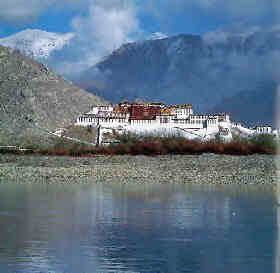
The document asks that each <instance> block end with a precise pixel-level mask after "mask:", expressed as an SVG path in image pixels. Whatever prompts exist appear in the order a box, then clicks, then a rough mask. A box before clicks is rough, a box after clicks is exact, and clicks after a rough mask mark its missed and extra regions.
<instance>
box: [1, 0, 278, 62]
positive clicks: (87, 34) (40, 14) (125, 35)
mask: <svg viewBox="0 0 280 273" xmlns="http://www.w3.org/2000/svg"><path fill="white" fill-rule="evenodd" d="M279 15H280V1H279V0H28V1H26V0H8V1H0V26H1V27H0V38H2V37H6V36H8V35H11V34H15V33H17V32H20V31H22V30H25V29H41V30H45V31H48V32H58V33H67V32H73V33H74V34H75V35H76V36H75V37H76V40H75V43H73V44H72V47H71V50H72V52H73V51H75V54H73V55H83V56H84V60H80V61H81V63H80V65H81V67H83V64H85V63H86V62H88V63H91V64H94V63H96V62H97V61H98V60H100V58H101V57H102V56H104V55H107V54H109V53H110V52H111V51H112V50H114V49H116V48H117V47H119V46H121V45H122V44H123V43H125V42H129V41H135V40H142V39H147V38H149V37H150V35H151V34H152V33H154V32H158V33H163V34H166V35H168V36H172V35H176V34H181V33H186V34H199V35H205V34H207V33H209V32H212V37H213V35H215V33H216V32H217V33H219V32H220V31H226V32H244V31H245V32H246V31H249V30H250V29H258V28H268V29H269V28H270V27H272V26H274V25H278V23H279V22H278V20H279V19H278V18H280V16H279ZM68 55H69V52H68ZM70 55H71V54H70ZM62 65H63V66H66V65H67V64H66V63H62ZM68 65H69V66H71V65H72V64H71V62H69V64H68Z"/></svg>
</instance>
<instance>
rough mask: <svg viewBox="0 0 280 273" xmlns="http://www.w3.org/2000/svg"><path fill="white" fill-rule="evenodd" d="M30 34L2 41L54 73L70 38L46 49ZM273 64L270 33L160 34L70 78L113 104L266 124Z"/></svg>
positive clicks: (275, 33) (275, 42) (275, 48)
mask: <svg viewBox="0 0 280 273" xmlns="http://www.w3.org/2000/svg"><path fill="white" fill-rule="evenodd" d="M32 31H33V30H32ZM32 31H31V32H32ZM29 32H30V31H27V34H28V33H29ZM37 34H38V36H36V35H34V36H32V35H30V37H31V39H30V41H32V42H30V43H29V44H28V43H21V42H20V40H21V39H20V37H19V41H18V42H17V43H15V42H14V40H15V39H12V38H14V37H12V36H11V37H9V38H6V40H5V39H4V40H5V41H6V43H8V42H7V39H8V40H9V39H10V42H9V46H11V47H15V48H18V49H19V50H20V51H21V52H22V53H24V54H25V55H29V56H31V57H33V58H35V59H37V60H38V61H40V62H43V63H45V64H47V65H48V66H50V67H54V69H55V66H56V63H55V62H56V61H63V58H67V56H68V55H69V50H68V51H67V48H68V47H69V46H71V43H72V41H73V39H75V35H74V34H72V33H68V34H53V33H51V34H50V36H51V37H56V38H54V39H57V41H61V42H55V44H56V45H57V46H54V47H52V46H49V44H47V43H45V44H44V43H41V42H40V43H39V41H41V38H40V37H42V39H43V37H44V35H45V34H46V33H44V34H43V33H41V34H42V36H41V34H40V32H39V31H37ZM22 35H23V36H28V35H25V33H23V34H22ZM47 35H48V34H47ZM32 37H33V38H32ZM157 37H158V35H157ZM11 39H12V41H11ZM32 39H33V40H32ZM1 40H2V42H3V39H0V44H1ZM43 40H44V39H43ZM36 42H38V43H37V44H40V45H42V46H41V47H39V48H41V49H40V50H38V47H35V48H36V50H34V49H33V48H34V47H32V46H31V44H36ZM22 44H24V46H23V47H20V46H19V45H22ZM36 52H44V53H42V54H38V53H36ZM65 52H66V53H65ZM64 53H65V54H64ZM42 56H43V58H42ZM55 56H59V58H56V57H55ZM278 65H280V31H279V30H277V29H274V30H270V31H259V30H256V31H252V32H249V33H245V34H244V33H243V34H232V33H226V32H216V33H211V34H207V35H204V36H198V35H185V34H182V35H178V36H174V37H166V36H163V35H161V36H160V39H157V38H155V39H149V40H144V41H138V42H133V43H128V44H124V45H123V46H121V47H120V48H118V49H117V50H115V51H113V52H112V53H111V54H109V55H108V56H106V57H103V59H102V60H101V61H100V62H99V63H97V64H95V65H93V66H92V67H89V68H88V69H87V70H85V71H84V72H83V73H82V74H81V75H79V76H78V77H75V76H73V77H72V78H71V80H72V81H73V82H75V83H76V84H77V85H78V86H81V87H82V88H84V89H86V90H87V91H90V92H93V93H94V94H98V95H99V96H101V97H104V98H105V99H107V100H109V101H112V102H114V103H116V102H119V101H121V100H122V99H128V100H134V99H136V98H141V99H144V100H148V101H151V100H153V101H163V102H165V103H167V104H171V103H191V104H193V106H194V110H195V112H197V113H199V112H209V113H212V112H215V111H226V112H229V113H230V114H231V116H232V117H233V119H234V120H242V121H244V122H245V123H246V124H248V125H253V124H263V123H270V124H273V123H274V122H275V108H276V103H275V94H276V90H277V83H278V71H277V66H278ZM245 98H246V100H245ZM245 101H246V103H244V102H245ZM248 105H249V107H247V106H248ZM260 113H263V114H260Z"/></svg>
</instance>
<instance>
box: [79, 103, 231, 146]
mask: <svg viewBox="0 0 280 273" xmlns="http://www.w3.org/2000/svg"><path fill="white" fill-rule="evenodd" d="M75 125H79V126H86V127H87V126H92V127H99V128H100V142H102V135H103V133H104V132H112V130H113V129H114V130H116V131H117V132H119V133H121V132H133V133H138V134H156V135H180V136H184V137H186V138H200V139H210V138H212V137H215V136H216V135H217V134H220V135H222V136H223V137H224V138H228V139H231V138H232V136H231V132H230V126H231V122H230V118H229V115H228V114H225V113H222V114H216V115H203V114H200V115H199V114H194V113H193V109H192V105H190V104H179V105H164V104H162V103H132V104H129V103H126V102H125V103H120V104H119V105H116V106H112V105H97V106H93V107H92V109H91V111H89V112H87V113H85V114H83V115H81V116H79V117H78V118H77V120H76V123H75Z"/></svg>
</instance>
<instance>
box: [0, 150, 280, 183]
mask: <svg viewBox="0 0 280 273" xmlns="http://www.w3.org/2000/svg"><path fill="white" fill-rule="evenodd" d="M276 182H277V170H276V162H275V156H272V155H250V156H231V155H217V154H210V153H209V154H202V155H162V156H156V157H151V156H143V155H139V156H127V155H124V156H117V155H115V156H103V155H101V156H96V157H90V158H88V157H63V156H38V155H35V156H34V155H21V156H17V155H3V156H1V157H0V183H19V184H21V183H22V184H25V183H29V184H33V183H35V184H36V183H44V184H82V183H85V184H90V183H121V184H198V185H204V184H205V185H276Z"/></svg>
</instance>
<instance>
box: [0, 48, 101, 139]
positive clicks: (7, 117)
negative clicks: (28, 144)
mask: <svg viewBox="0 0 280 273" xmlns="http://www.w3.org/2000/svg"><path fill="white" fill-rule="evenodd" d="M101 102H104V100H103V99H101V98H99V97H97V96H94V95H93V94H90V93H88V92H86V91H84V90H82V89H80V88H78V87H76V86H75V85H73V84H72V83H70V82H67V81H65V80H64V79H63V78H62V77H61V76H59V75H57V74H56V73H54V72H52V71H51V70H49V69H47V68H46V67H45V66H43V65H41V64H39V63H37V62H35V61H33V60H31V59H30V58H28V57H24V56H22V55H21V54H20V53H19V52H18V51H17V50H13V49H10V48H6V47H2V46H0V141H2V140H3V138H6V139H7V138H10V143H12V139H13V138H16V137H18V136H20V135H24V134H30V133H31V134H32V133H35V132H36V133H38V132H39V131H40V130H38V129H36V130H35V129H34V128H37V127H38V126H39V127H42V128H44V129H46V130H54V129H56V128H59V127H64V126H68V125H69V124H71V122H73V121H74V120H75V119H76V117H77V115H79V114H80V113H82V112H85V111H86V110H88V109H89V107H90V106H91V105H92V104H96V103H101ZM35 125H36V126H37V127H36V126H35ZM41 132H42V131H41Z"/></svg>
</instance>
